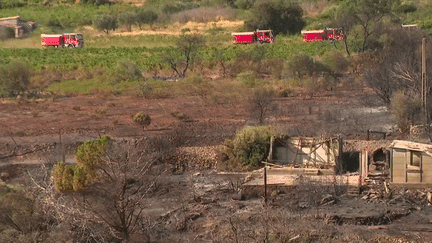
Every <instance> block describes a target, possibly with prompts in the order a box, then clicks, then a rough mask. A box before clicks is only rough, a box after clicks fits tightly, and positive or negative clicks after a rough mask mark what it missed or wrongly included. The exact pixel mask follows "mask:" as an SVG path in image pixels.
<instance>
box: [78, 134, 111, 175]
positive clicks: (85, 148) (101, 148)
mask: <svg viewBox="0 0 432 243" xmlns="http://www.w3.org/2000/svg"><path fill="white" fill-rule="evenodd" d="M109 140H110V137H108V136H102V137H101V138H100V139H98V140H96V141H86V142H85V143H84V144H82V145H80V146H78V148H77V151H76V152H75V154H74V156H75V160H76V161H77V162H78V164H79V165H80V166H82V167H83V168H84V170H85V171H86V173H87V174H88V176H89V177H88V182H90V181H94V180H96V178H95V176H96V173H95V171H96V169H97V167H99V166H100V165H101V164H102V156H103V155H104V153H105V147H106V145H107V144H108V141H109Z"/></svg>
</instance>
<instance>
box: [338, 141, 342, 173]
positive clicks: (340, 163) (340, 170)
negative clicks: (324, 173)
mask: <svg viewBox="0 0 432 243" xmlns="http://www.w3.org/2000/svg"><path fill="white" fill-rule="evenodd" d="M342 154H343V139H342V138H341V136H340V135H339V136H338V160H337V164H338V165H337V166H338V169H339V173H342V171H343V165H342Z"/></svg>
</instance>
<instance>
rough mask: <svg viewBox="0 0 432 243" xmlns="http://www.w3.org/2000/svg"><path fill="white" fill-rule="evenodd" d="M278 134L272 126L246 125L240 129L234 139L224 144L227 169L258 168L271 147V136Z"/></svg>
mask: <svg viewBox="0 0 432 243" xmlns="http://www.w3.org/2000/svg"><path fill="white" fill-rule="evenodd" d="M273 135H276V132H275V128H273V127H271V126H257V127H252V126H246V127H244V128H243V129H242V130H238V131H237V132H236V135H235V137H234V138H232V139H227V140H226V141H225V142H224V145H223V149H222V150H223V156H222V157H223V158H224V160H225V161H222V162H223V163H227V164H228V166H227V167H228V168H227V169H241V168H243V169H246V170H250V169H256V168H258V167H260V166H262V164H261V162H262V161H265V160H266V158H267V156H268V153H269V148H270V138H271V136H273Z"/></svg>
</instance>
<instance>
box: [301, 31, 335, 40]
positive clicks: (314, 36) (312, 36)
mask: <svg viewBox="0 0 432 243" xmlns="http://www.w3.org/2000/svg"><path fill="white" fill-rule="evenodd" d="M301 33H302V35H303V40H304V41H326V40H342V39H343V32H342V29H341V28H325V29H323V30H307V31H305V30H303V31H302V32H301Z"/></svg>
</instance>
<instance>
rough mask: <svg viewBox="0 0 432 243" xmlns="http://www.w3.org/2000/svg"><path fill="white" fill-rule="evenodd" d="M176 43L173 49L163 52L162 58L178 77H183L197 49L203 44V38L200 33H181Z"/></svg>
mask: <svg viewBox="0 0 432 243" xmlns="http://www.w3.org/2000/svg"><path fill="white" fill-rule="evenodd" d="M176 45H177V49H176V50H175V51H169V52H165V53H164V60H165V61H166V62H167V63H168V64H169V65H170V67H171V69H172V70H173V71H174V72H175V73H176V74H177V76H178V77H181V78H183V77H185V76H186V71H187V70H188V69H189V67H190V66H191V64H192V62H193V60H194V59H195V57H196V53H197V51H198V49H199V48H200V47H201V46H203V45H204V38H203V37H202V36H200V35H182V36H180V38H179V39H178V40H177V43H176Z"/></svg>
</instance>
